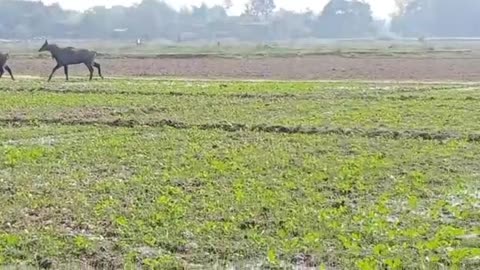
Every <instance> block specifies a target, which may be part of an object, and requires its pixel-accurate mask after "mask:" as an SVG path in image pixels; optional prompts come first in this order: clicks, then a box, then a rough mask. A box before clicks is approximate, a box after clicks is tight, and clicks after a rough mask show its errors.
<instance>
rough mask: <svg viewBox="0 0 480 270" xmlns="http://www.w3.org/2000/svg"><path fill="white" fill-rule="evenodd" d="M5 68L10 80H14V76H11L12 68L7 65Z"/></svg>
mask: <svg viewBox="0 0 480 270" xmlns="http://www.w3.org/2000/svg"><path fill="white" fill-rule="evenodd" d="M5 70H6V71H7V72H8V74H10V77H11V78H12V80H14V81H15V78H14V77H13V72H12V69H11V68H10V67H9V66H5Z"/></svg>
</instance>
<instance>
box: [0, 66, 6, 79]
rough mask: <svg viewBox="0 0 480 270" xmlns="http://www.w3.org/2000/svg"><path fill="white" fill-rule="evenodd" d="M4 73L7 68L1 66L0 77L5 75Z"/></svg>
mask: <svg viewBox="0 0 480 270" xmlns="http://www.w3.org/2000/svg"><path fill="white" fill-rule="evenodd" d="M3 73H5V70H3V67H0V79H1V78H2V76H3Z"/></svg>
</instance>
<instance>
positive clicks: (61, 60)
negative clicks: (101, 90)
mask: <svg viewBox="0 0 480 270" xmlns="http://www.w3.org/2000/svg"><path fill="white" fill-rule="evenodd" d="M43 51H48V52H50V53H51V54H52V58H53V59H55V61H57V65H56V66H55V67H54V68H53V70H52V73H51V74H50V77H48V81H50V80H52V76H53V74H54V73H55V71H57V70H58V69H59V68H61V67H63V69H64V71H65V77H66V79H67V81H68V66H69V65H77V64H85V65H86V66H87V68H88V70H89V71H90V80H92V77H93V71H94V69H93V68H94V67H95V68H97V69H98V75H99V76H100V77H101V78H102V79H103V76H102V69H101V67H100V64H99V63H97V62H95V57H96V56H97V53H96V52H94V51H90V50H85V49H76V48H74V47H66V48H61V47H59V46H57V45H56V44H48V41H47V40H46V41H45V43H44V44H43V46H42V47H41V48H40V50H39V52H43Z"/></svg>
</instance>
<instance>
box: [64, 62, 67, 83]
mask: <svg viewBox="0 0 480 270" xmlns="http://www.w3.org/2000/svg"><path fill="white" fill-rule="evenodd" d="M63 70H64V71H65V78H66V79H67V81H68V66H67V65H65V66H64V67H63Z"/></svg>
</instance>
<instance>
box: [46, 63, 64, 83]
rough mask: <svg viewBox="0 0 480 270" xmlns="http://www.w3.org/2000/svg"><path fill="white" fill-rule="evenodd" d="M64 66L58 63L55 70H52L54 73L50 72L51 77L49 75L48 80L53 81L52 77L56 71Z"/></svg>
mask: <svg viewBox="0 0 480 270" xmlns="http://www.w3.org/2000/svg"><path fill="white" fill-rule="evenodd" d="M61 67H62V66H61V65H59V64H57V65H56V66H55V67H54V68H53V70H52V73H51V74H50V77H48V81H51V80H52V77H53V74H54V73H55V71H57V70H58V69H59V68H61Z"/></svg>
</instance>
